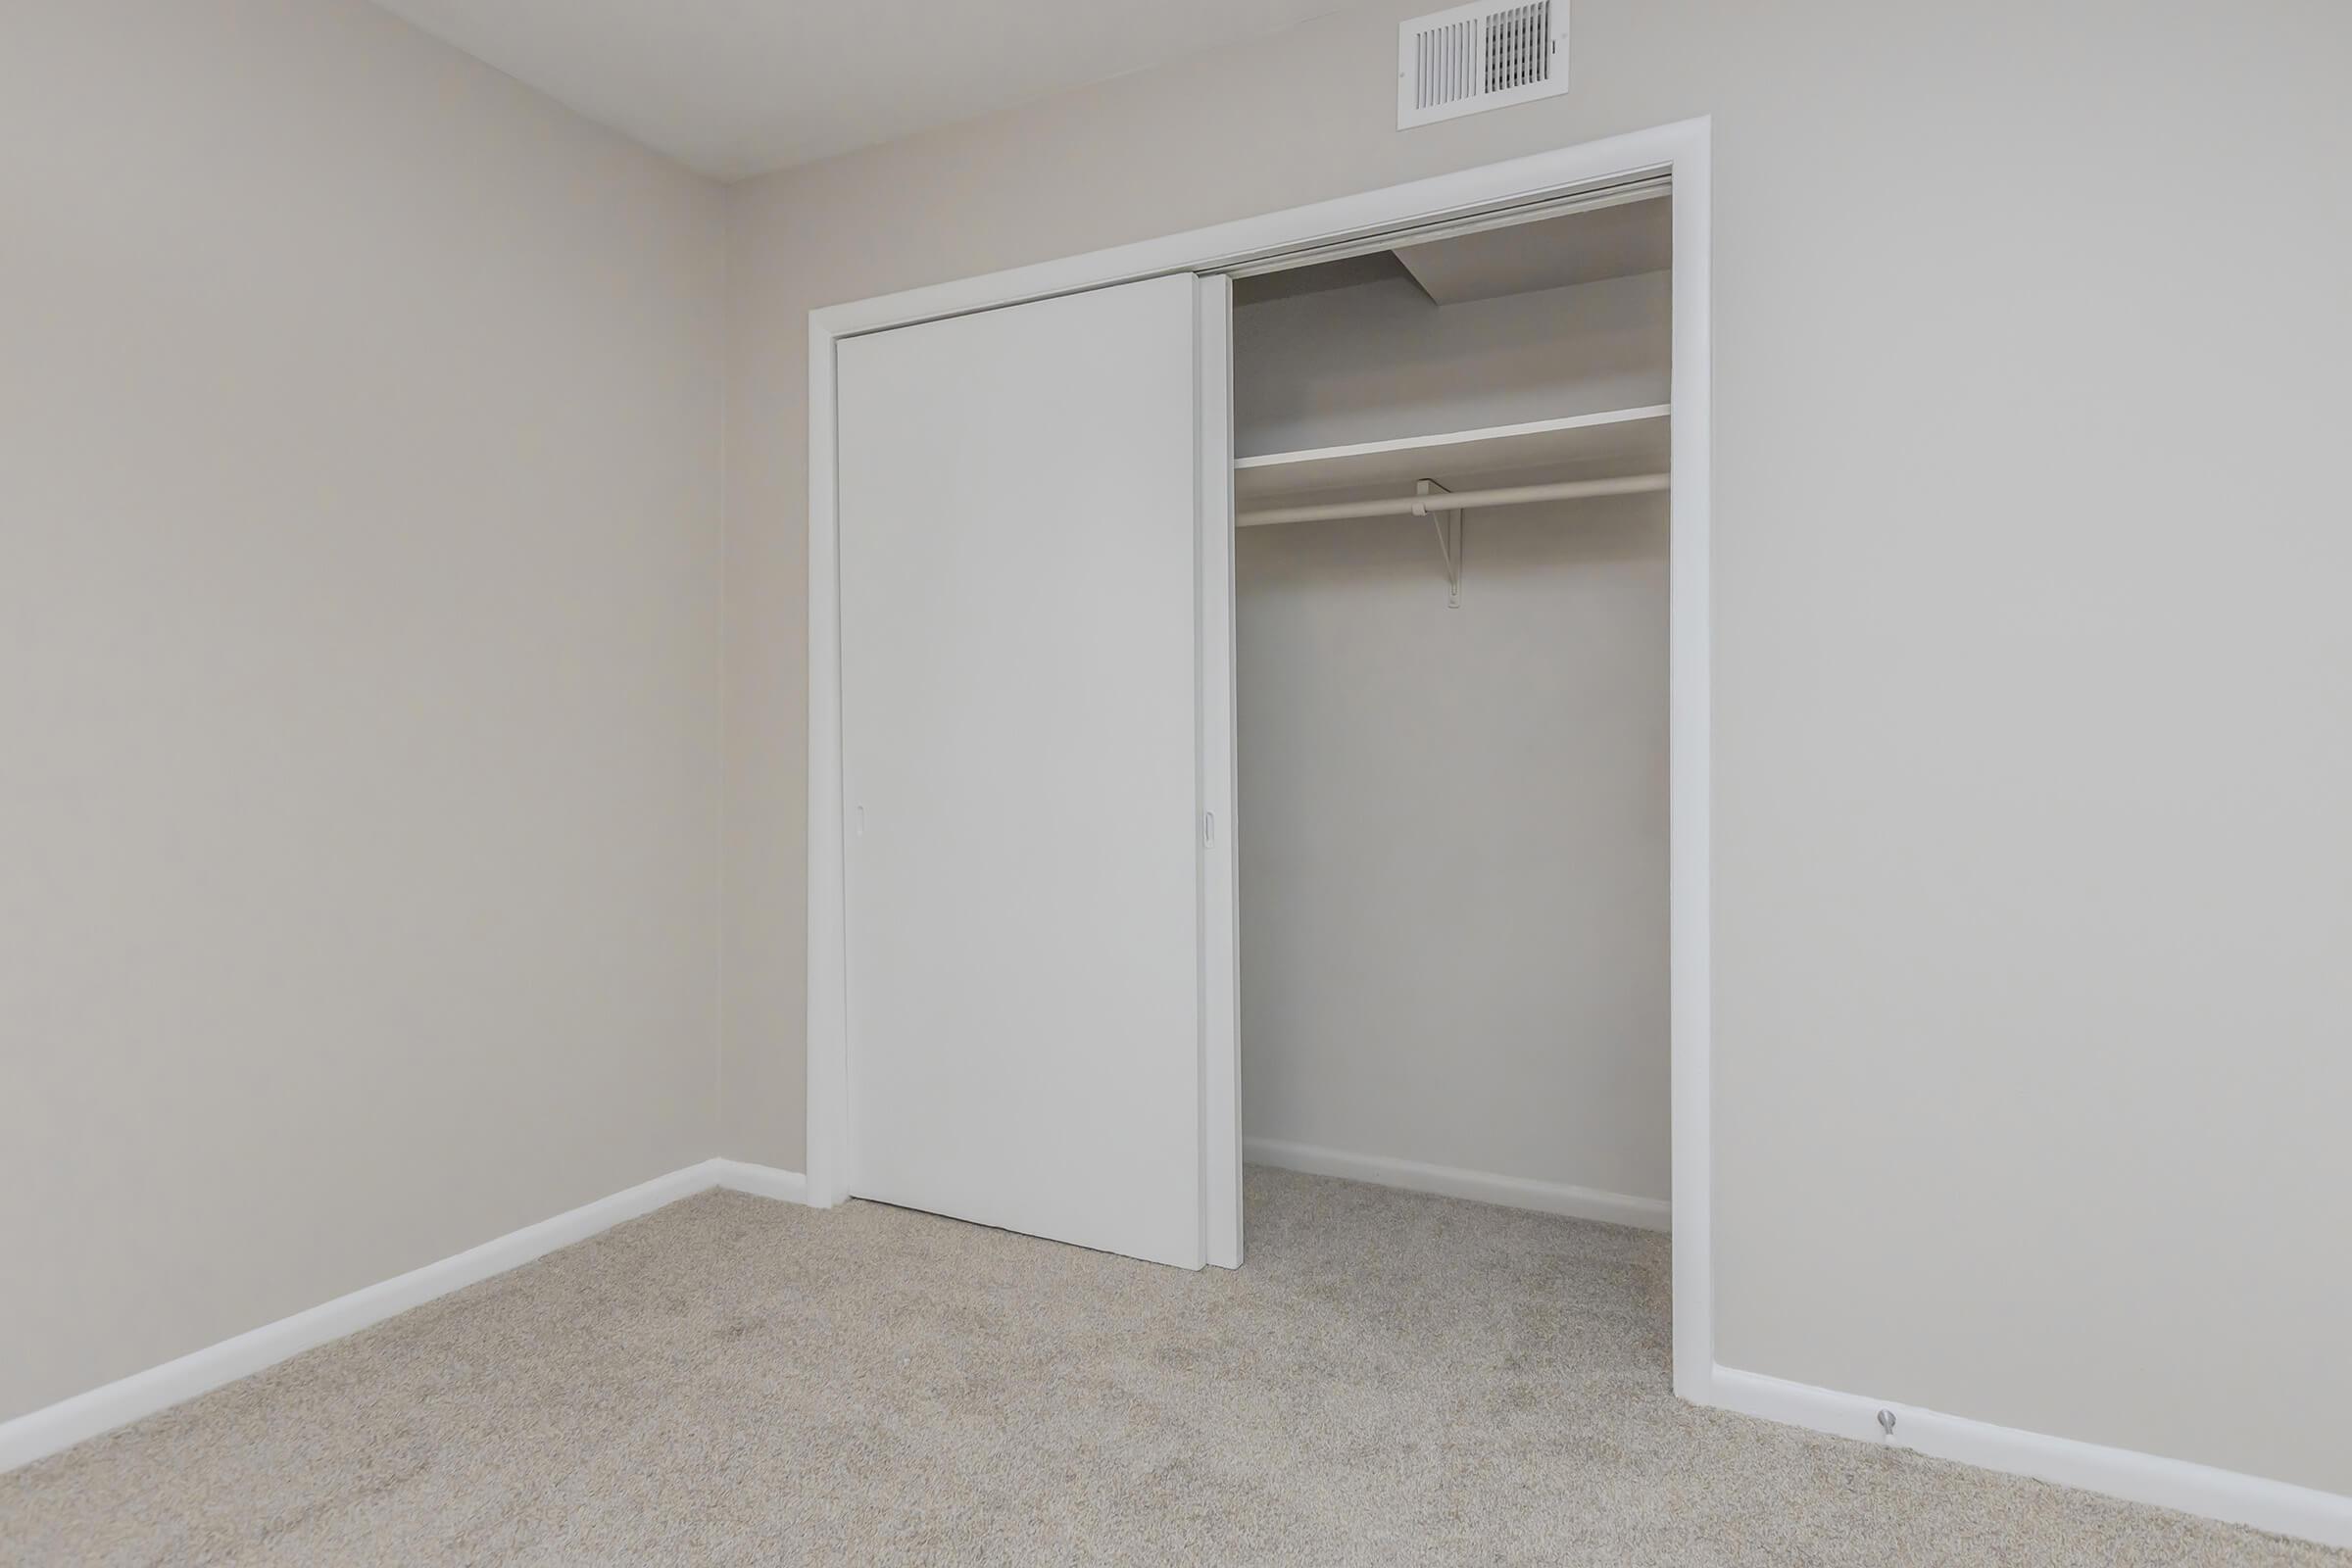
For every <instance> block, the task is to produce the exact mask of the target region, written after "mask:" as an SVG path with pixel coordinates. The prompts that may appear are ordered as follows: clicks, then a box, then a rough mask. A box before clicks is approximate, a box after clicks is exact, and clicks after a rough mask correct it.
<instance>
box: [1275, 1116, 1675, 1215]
mask: <svg viewBox="0 0 2352 1568" xmlns="http://www.w3.org/2000/svg"><path fill="white" fill-rule="evenodd" d="M1242 1157H1243V1158H1244V1159H1247V1160H1250V1161H1251V1162H1252V1163H1255V1164H1259V1165H1273V1166H1276V1167H1278V1168H1280V1169H1283V1170H1297V1171H1304V1172H1305V1173H1306V1174H1307V1175H1309V1176H1341V1177H1345V1178H1347V1179H1348V1181H1351V1182H1370V1183H1372V1184H1373V1185H1374V1186H1376V1187H1401V1188H1403V1189H1404V1190H1406V1191H1407V1192H1414V1193H1436V1194H1439V1195H1440V1196H1442V1197H1446V1198H1467V1199H1469V1200H1471V1201H1474V1202H1480V1203H1498V1204H1500V1205H1502V1206H1503V1207H1505V1208H1532V1209H1536V1210H1538V1211H1540V1212H1542V1213H1545V1214H1564V1215H1566V1216H1568V1217H1569V1218H1571V1219H1596V1220H1599V1221H1601V1222H1602V1223H1604V1224H1608V1225H1635V1226H1639V1227H1640V1228H1642V1230H1645V1231H1663V1230H1669V1229H1672V1226H1671V1225H1670V1223H1669V1219H1670V1216H1671V1212H1672V1211H1671V1209H1670V1208H1669V1206H1668V1204H1667V1202H1666V1201H1665V1200H1664V1199H1662V1198H1629V1197H1627V1196H1626V1195H1625V1194H1623V1193H1603V1192H1599V1191H1596V1190H1595V1189H1593V1188H1591V1187H1570V1186H1569V1185H1567V1184H1566V1183H1565V1182H1540V1181H1534V1180H1531V1179H1529V1178H1528V1177H1525V1176H1495V1175H1491V1174H1490V1173H1488V1172H1486V1171H1483V1170H1462V1169H1460V1168H1458V1167H1456V1166H1453V1165H1425V1164H1423V1163H1421V1162H1420V1161H1419V1160H1413V1159H1392V1158H1390V1157H1389V1156H1388V1155H1386V1154H1350V1153H1348V1152H1345V1151H1342V1150H1337V1149H1318V1148H1316V1147H1315V1146H1314V1145H1312V1144H1291V1143H1285V1142H1283V1141H1282V1140H1280V1139H1275V1138H1246V1139H1244V1140H1243V1141H1242Z"/></svg>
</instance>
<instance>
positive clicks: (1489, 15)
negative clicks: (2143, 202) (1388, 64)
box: [1397, 0, 1568, 130]
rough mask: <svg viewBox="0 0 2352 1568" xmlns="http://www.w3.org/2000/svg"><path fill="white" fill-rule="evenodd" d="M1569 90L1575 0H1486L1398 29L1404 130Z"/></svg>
mask: <svg viewBox="0 0 2352 1568" xmlns="http://www.w3.org/2000/svg"><path fill="white" fill-rule="evenodd" d="M1567 88H1568V0H1501V3H1497V0H1484V3H1482V4H1478V5H1468V6H1456V7H1454V8H1453V9H1452V10H1451V11H1433V12H1431V13H1430V14H1429V15H1428V16H1426V17H1415V18H1413V19H1412V20H1411V21H1409V22H1404V23H1399V24H1398V25H1397V129H1398V130H1402V129H1404V128H1405V127H1406V126H1407V125H1426V124H1428V123H1430V122H1431V121H1433V120H1451V119H1452V118H1453V117H1454V116H1456V115H1474V114H1477V113H1478V112H1479V111H1480V110H1482V109H1500V108H1502V107H1503V106H1504V105H1505V104H1518V103H1525V102H1527V101H1528V100H1529V99H1530V98H1549V97H1551V96H1552V95H1553V94H1554V93H1559V92H1565V91H1566V90H1567Z"/></svg>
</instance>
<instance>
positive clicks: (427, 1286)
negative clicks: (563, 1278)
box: [0, 1159, 806, 1472]
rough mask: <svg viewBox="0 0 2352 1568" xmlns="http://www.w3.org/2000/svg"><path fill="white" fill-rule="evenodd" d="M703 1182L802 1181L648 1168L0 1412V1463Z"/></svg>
mask: <svg viewBox="0 0 2352 1568" xmlns="http://www.w3.org/2000/svg"><path fill="white" fill-rule="evenodd" d="M713 1187H727V1188H732V1189H734V1190H736V1191H738V1192H746V1193H757V1194H759V1195H760V1196H761V1197H763V1198H780V1199H783V1200H785V1201H789V1202H800V1201H803V1194H804V1191H805V1188H806V1183H804V1182H803V1181H802V1179H801V1177H800V1175H799V1174H798V1173H797V1172H794V1171H788V1170H776V1169H774V1168H772V1167H770V1166H766V1165H747V1164H744V1163H742V1162H741V1161H739V1160H732V1159H707V1160H704V1161H703V1162H702V1163H700V1164H698V1165H689V1166H687V1167H686V1168H685V1169H684V1170H673V1171H671V1172H670V1173H669V1174H668V1175H666V1176H657V1177H655V1178H654V1179H653V1180H652V1181H650V1182H643V1183H640V1184H639V1185H637V1186H635V1187H632V1188H630V1189H628V1190H627V1191H626V1192H620V1193H614V1194H613V1196H612V1197H610V1198H600V1199H598V1200H597V1201H595V1202H593V1203H585V1204H582V1205H581V1206H580V1207H578V1208H575V1209H572V1210H570V1211H569V1212H567V1213H563V1214H558V1215H557V1216H556V1217H555V1218H553V1219H543V1220H541V1221H540V1222H539V1223H538V1224H536V1225H526V1226H524V1227H523V1228H522V1229H521V1230H518V1231H511V1232H509V1233H508V1234H507V1235H504V1236H501V1237H498V1238H497V1239H495V1240H493V1241H487V1242H484V1243H483V1244H482V1245H481V1246H479V1247H473V1248H468V1249H466V1250H465V1251H463V1252H459V1253H457V1254H456V1255H455V1256H451V1257H445V1258H442V1259H441V1260H440V1261H439V1262H437V1263H427V1264H425V1265H424V1266H423V1267H422V1268H417V1269H411V1270H410V1271H409V1272H408V1273H406V1274H401V1275H397V1276H395V1277H394V1278H392V1279H388V1280H383V1281H381V1282H379V1283H377V1284H374V1285H369V1286H365V1287H363V1288H362V1289H360V1290H356V1291H354V1292H352V1293H351V1294H350V1295H349V1296H338V1297H336V1298H335V1299H333V1300H331V1301H325V1302H322V1303H320V1304H319V1305H318V1306H314V1307H312V1308H310V1309H309V1310H307V1311H302V1312H297V1313H295V1314H294V1315H293V1316H292V1317H286V1318H280V1319H278V1320H277V1321H276V1322H274V1323H268V1324H264V1325H263V1326H262V1327H260V1328H258V1329H253V1330H250V1331H249V1332H247V1333H244V1334H240V1335H238V1336H237V1337H236V1338H234V1339H229V1340H222V1341H221V1343H220V1344H218V1345H211V1346H207V1347H206V1348H203V1349H201V1350H193V1351H190V1352H189V1353H188V1354H186V1355H183V1356H181V1357H179V1359H177V1360H175V1361H166V1362H165V1363H164V1364H163V1365H161V1366H156V1367H149V1368H148V1369H147V1370H146V1371H144V1372H134V1373H132V1374H131V1375H130V1376H129V1377H126V1378H123V1379H121V1380H120V1381H118V1382H114V1383H109V1384H107V1385H105V1386H104V1387H103V1388H96V1389H92V1390H90V1391H89V1392H88V1393H87V1394H77V1395H74V1396H73V1397H72V1398H70V1399H61V1400H59V1401H58V1402H57V1403H55V1404H52V1405H49V1406H47V1407H45V1408H43V1409H39V1410H33V1411H30V1412H28V1413H26V1414H25V1415H21V1416H18V1417H16V1418H15V1419H14V1420H11V1421H6V1422H0V1472H6V1471H9V1470H14V1469H15V1468H17V1467H18V1466H19V1465H24V1464H29V1463H31V1462H32V1461H33V1460H35V1459H39V1458H42V1457H44V1456H46V1455H48V1454H52V1453H55V1452H57V1451H58V1450H59V1449H61V1448H69V1447H72V1446H73V1445H74V1444H76V1443H79V1442H81V1441H82V1440H83V1439H85V1438H94V1437H96V1436H97V1435H98V1434H99V1433H101V1432H108V1431H112V1430H113V1429H114V1428H116V1427H119V1426H123V1425H125V1424H127V1423H129V1422H132V1421H136V1420H138V1419H139V1418H140V1417H142V1416H148V1415H153V1414H154V1413H155V1412H156V1411H158V1410H162V1409H167V1408H169V1407H170V1406H172V1405H174V1404H178V1403H179V1402H180V1401H182V1400H183V1399H192V1398H194V1397H196V1396H197V1395H199V1394H204V1393H208V1392H210V1391H211V1390H213V1389H217V1388H219V1387H221V1385H222V1384H223V1383H233V1382H235V1381H236V1380H237V1379H239V1378H242V1377H250V1376H252V1375H253V1374H254V1373H256V1372H259V1371H261V1370H262V1369H264V1368H265V1367H270V1366H274V1365H276V1364H277V1363H278V1362H280V1361H283V1360H285V1359H286V1358H287V1357H288V1356H291V1355H299V1354H301V1353H302V1352H303V1351H304V1350H308V1349H311V1348H315V1347H317V1346H320V1345H324V1344H325V1343H326V1342H327V1341H329V1340H339V1339H341V1338H343V1336H345V1335H346V1334H355V1333H357V1332H359V1331H360V1330H361V1329H364V1328H367V1327H368V1325H370V1324H373V1323H380V1322H382V1321H383V1320H384V1319H385V1318H388V1317H392V1316H394V1315H395V1314H397V1313H401V1312H405V1311H407V1310H408V1309H409V1308H410V1307H412V1306H421V1305H423V1304H424V1303H425V1302H427V1301H429V1300H432V1299H434V1298H435V1297H440V1296H447V1295H448V1294H449V1293H450V1292H452V1291H456V1290H462V1289H464V1288H465V1287H466V1286H468V1285H472V1284H475V1283H477V1282H478V1281H481V1280H486V1279H488V1278H490V1276H492V1275H493V1274H503V1273H505V1272H506V1271H507V1270H509V1269H511V1268H516V1267H519V1266H520V1265H522V1264H524V1263H528V1262H529V1261H531V1260H532V1259H533V1258H535V1257H540V1256H544V1255H545V1254H547V1253H549V1252H552V1251H554V1250H557V1249H558V1248H561V1247H569V1246H570V1245H571V1244H572V1243H574V1242H580V1241H585V1240H587V1239H588V1238H589V1237H591V1236H594V1235H595V1234H596V1233H597V1232H599V1231H604V1230H610V1229H611V1228H612V1227H613V1226H615V1225H617V1224H619V1223H620V1222H621V1221H623V1220H628V1219H635V1218H636V1217H637V1216H638V1215H640V1214H650V1213H652V1212H653V1211H654V1210H655V1209H657V1208H661V1207H663V1206H665V1205H667V1204H670V1203H674V1202H676V1201H678V1200H679V1199H681V1198H691V1197H693V1196H694V1195H695V1194H696V1193H701V1192H708V1191H709V1190H710V1189H711V1188H713Z"/></svg>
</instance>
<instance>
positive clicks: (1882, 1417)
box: [1879, 1410, 1894, 1438]
mask: <svg viewBox="0 0 2352 1568" xmlns="http://www.w3.org/2000/svg"><path fill="white" fill-rule="evenodd" d="M1879 1430H1880V1431H1881V1432H1884V1433H1886V1434H1887V1436H1888V1437H1890V1438H1891V1437H1893V1436H1894V1412H1893V1411H1892V1410H1881V1411H1880V1412H1879Z"/></svg>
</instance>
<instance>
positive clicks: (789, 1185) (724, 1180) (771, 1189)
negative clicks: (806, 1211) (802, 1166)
mask: <svg viewBox="0 0 2352 1568" xmlns="http://www.w3.org/2000/svg"><path fill="white" fill-rule="evenodd" d="M711 1165H712V1166H713V1167H715V1170H716V1174H717V1177H718V1185H719V1186H721V1187H724V1188H725V1189H726V1190H727V1191H729V1192H731V1193H750V1194H751V1195H752V1196H753V1197H755V1198H773V1199H775V1200H777V1201H780V1202H786V1203H806V1202H807V1201H809V1178H808V1177H806V1176H804V1175H802V1174H801V1173H800V1172H799V1171H797V1170H778V1169H777V1168H776V1167H775V1166H773V1165H754V1164H751V1163H749V1162H747V1161H745V1160H740V1159H714V1160H712V1161H711Z"/></svg>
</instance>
